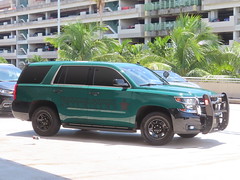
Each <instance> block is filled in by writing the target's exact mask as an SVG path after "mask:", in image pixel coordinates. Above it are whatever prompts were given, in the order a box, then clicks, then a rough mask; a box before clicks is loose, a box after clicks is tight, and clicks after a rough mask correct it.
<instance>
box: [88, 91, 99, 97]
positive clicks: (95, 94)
mask: <svg viewBox="0 0 240 180" xmlns="http://www.w3.org/2000/svg"><path fill="white" fill-rule="evenodd" d="M89 94H90V95H93V96H98V95H99V94H100V92H89Z"/></svg>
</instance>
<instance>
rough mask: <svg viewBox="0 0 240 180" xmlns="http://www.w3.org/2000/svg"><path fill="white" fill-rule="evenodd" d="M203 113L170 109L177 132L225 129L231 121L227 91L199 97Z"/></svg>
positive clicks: (193, 132) (174, 128) (191, 132)
mask: <svg viewBox="0 0 240 180" xmlns="http://www.w3.org/2000/svg"><path fill="white" fill-rule="evenodd" d="M199 103H200V104H199V106H200V107H201V112H202V113H201V114H199V115H197V114H190V113H184V112H181V111H179V110H177V109H173V110H170V113H171V116H172V122H173V130H174V132H175V133H176V134H195V133H203V134H207V133H211V132H216V131H222V130H224V129H225V128H226V127H227V125H228V122H229V102H228V98H227V95H226V94H225V93H222V94H219V95H216V96H208V95H203V97H202V98H199Z"/></svg>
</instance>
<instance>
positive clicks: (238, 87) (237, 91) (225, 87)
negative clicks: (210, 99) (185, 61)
mask: <svg viewBox="0 0 240 180" xmlns="http://www.w3.org/2000/svg"><path fill="white" fill-rule="evenodd" d="M194 83H196V84H198V85H199V86H201V87H202V88H204V89H208V90H211V91H215V92H217V93H222V92H225V93H227V95H228V97H229V98H236V99H240V83H226V82H194Z"/></svg>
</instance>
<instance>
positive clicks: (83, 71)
mask: <svg viewBox="0 0 240 180" xmlns="http://www.w3.org/2000/svg"><path fill="white" fill-rule="evenodd" d="M88 72H89V67H87V66H63V67H61V68H60V70H59V71H58V74H57V76H56V78H55V80H54V83H55V84H87V80H88Z"/></svg>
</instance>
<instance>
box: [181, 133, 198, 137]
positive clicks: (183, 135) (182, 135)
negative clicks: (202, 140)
mask: <svg viewBox="0 0 240 180" xmlns="http://www.w3.org/2000/svg"><path fill="white" fill-rule="evenodd" d="M178 135H179V136H180V137H182V138H193V137H195V136H196V135H198V133H196V134H178Z"/></svg>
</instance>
